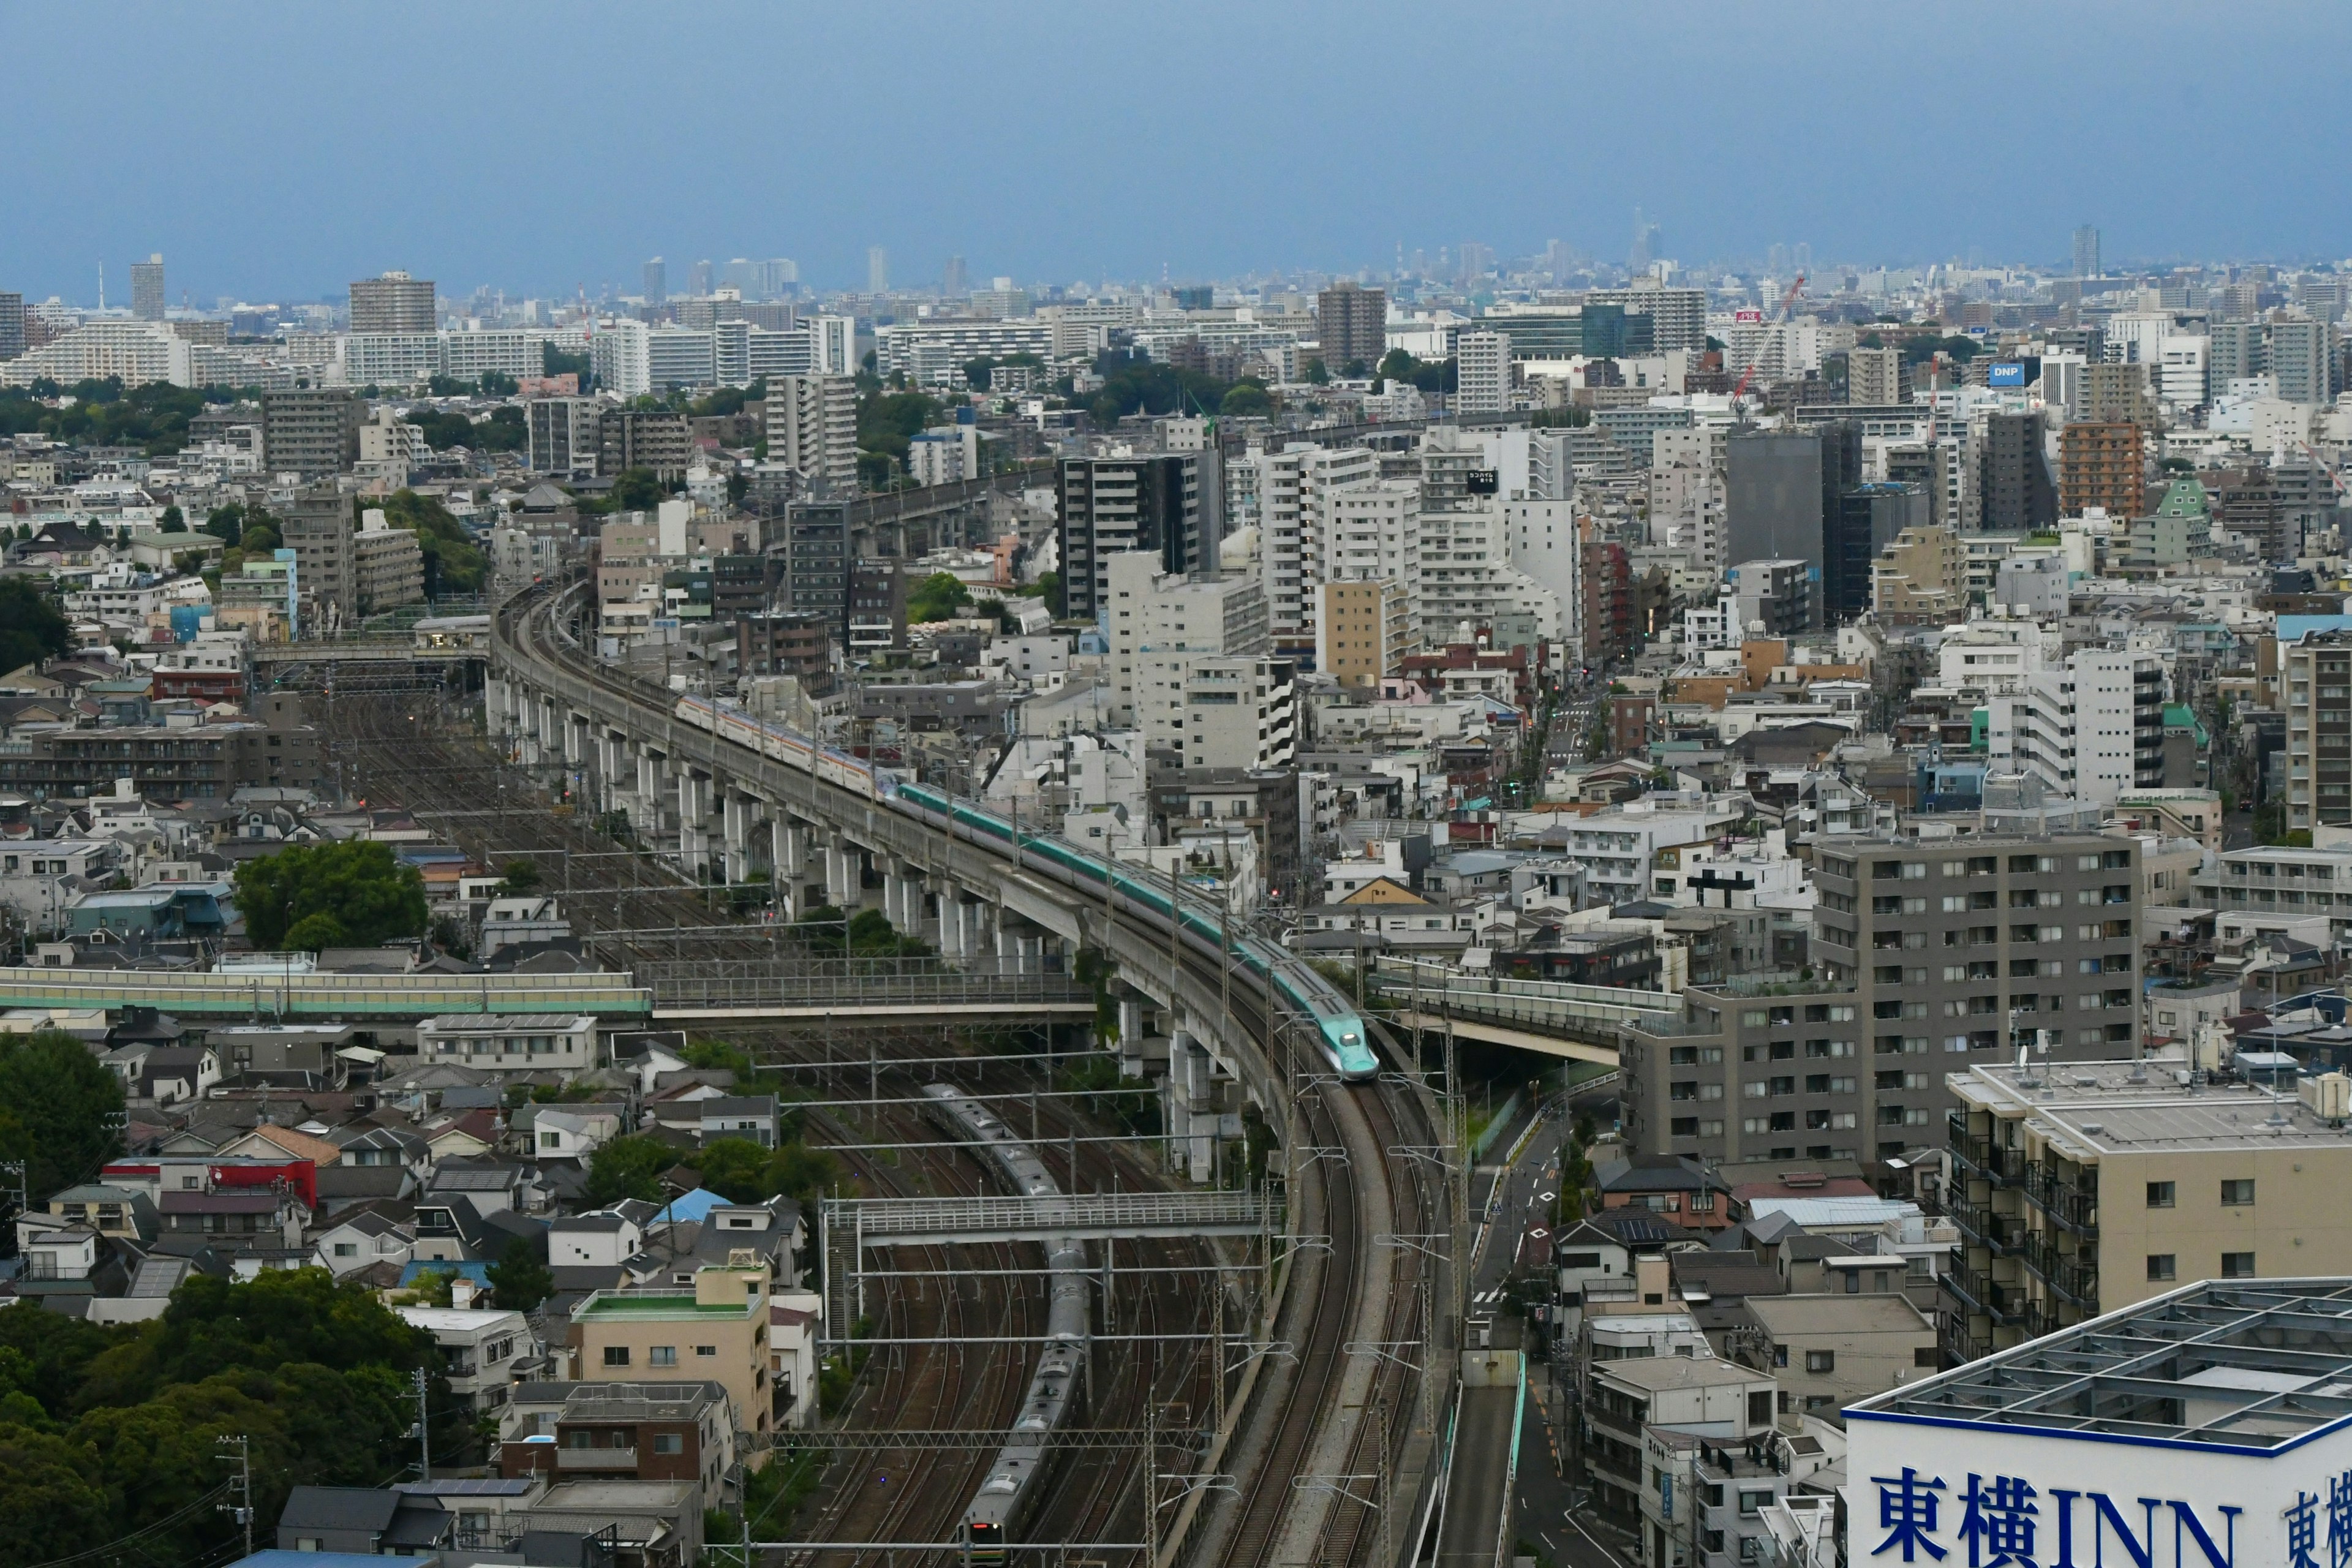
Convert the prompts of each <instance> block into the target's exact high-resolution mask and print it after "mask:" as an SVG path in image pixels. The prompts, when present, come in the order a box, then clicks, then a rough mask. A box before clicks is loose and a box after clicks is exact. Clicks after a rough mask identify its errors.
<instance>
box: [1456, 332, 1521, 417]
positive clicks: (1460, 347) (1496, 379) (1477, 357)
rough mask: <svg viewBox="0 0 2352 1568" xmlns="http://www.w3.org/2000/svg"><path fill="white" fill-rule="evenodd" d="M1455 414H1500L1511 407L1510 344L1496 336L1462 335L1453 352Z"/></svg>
mask: <svg viewBox="0 0 2352 1568" xmlns="http://www.w3.org/2000/svg"><path fill="white" fill-rule="evenodd" d="M1454 383H1455V388H1456V390H1455V392H1454V412H1455V413H1457V414H1502V413H1505V412H1507V411H1508V410H1509V408H1510V406H1511V340H1510V339H1509V338H1507V337H1505V336H1504V335H1503V334H1502V333H1500V332H1465V333H1463V334H1462V336H1461V337H1460V339H1458V340H1457V341H1456V343H1455V346H1454Z"/></svg>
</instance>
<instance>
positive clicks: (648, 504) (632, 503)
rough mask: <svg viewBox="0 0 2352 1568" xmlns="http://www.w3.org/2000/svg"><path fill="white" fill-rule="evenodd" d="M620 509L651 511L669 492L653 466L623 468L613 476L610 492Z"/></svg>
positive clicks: (615, 504)
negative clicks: (664, 487) (663, 486)
mask: <svg viewBox="0 0 2352 1568" xmlns="http://www.w3.org/2000/svg"><path fill="white" fill-rule="evenodd" d="M610 494H611V496H612V498H613V506H614V510H618V511H651V510H654V508H656V507H657V506H659V505H661V503H662V501H663V500H664V499H665V498H666V497H667V495H668V494H669V492H668V491H667V489H663V488H662V482H661V479H660V477H659V476H658V475H656V473H655V472H654V471H653V470H652V469H651V468H623V469H622V470H621V471H620V472H619V473H618V474H616V475H614V477H613V489H612V490H611V492H610Z"/></svg>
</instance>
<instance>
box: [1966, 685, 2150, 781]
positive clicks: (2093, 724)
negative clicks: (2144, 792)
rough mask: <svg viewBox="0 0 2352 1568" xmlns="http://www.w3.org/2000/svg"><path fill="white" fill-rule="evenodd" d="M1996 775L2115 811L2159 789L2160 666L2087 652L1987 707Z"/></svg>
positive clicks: (2014, 687)
mask: <svg viewBox="0 0 2352 1568" xmlns="http://www.w3.org/2000/svg"><path fill="white" fill-rule="evenodd" d="M1985 745H1986V751H1987V755H1988V757H1989V759H1990V762H1991V764H1992V766H1993V769H1994V770H1995V771H1996V772H2000V773H2032V774H2033V775H2034V776H2035V777H2037V778H2039V779H2040V780H2041V781H2042V783H2043V784H2045V785H2047V786H2048V787H2049V788H2050V789H2051V790H2052V791H2053V793H2055V794H2058V795H2071V796H2073V797H2074V798H2075V799H2077V800H2084V801H2095V802H2096V803H2097V804H2099V805H2114V804H2115V803H2116V798H2117V797H2118V796H2120V795H2126V794H2128V793H2130V792H2131V791H2132V790H2135V789H2154V788H2156V787H2158V785H2161V784H2163V783H2164V667H2163V665H2162V664H2160V663H2159V662H2158V659H2157V657H2156V656H2155V655H2154V654H2147V653H2128V652H2118V651H2114V650H2110V649H2106V648H2084V649H2082V650H2081V651H2079V652H2076V653H2073V654H2070V655H2068V656H2067V658H2066V662H2065V663H2064V664H2063V665H2060V666H2056V667H2054V668H2047V669H2040V670H2033V671H2029V672H2027V673H2025V674H2022V675H2021V676H2020V677H2018V679H2016V680H2015V681H2013V682H2012V683H2011V685H2010V686H2009V688H2008V689H2006V690H2004V691H2000V692H1998V693H1996V694H1994V695H1993V696H1991V697H1990V698H1988V699H1987V700H1986V722H1985Z"/></svg>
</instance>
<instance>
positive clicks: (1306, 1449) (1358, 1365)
mask: <svg viewBox="0 0 2352 1568" xmlns="http://www.w3.org/2000/svg"><path fill="white" fill-rule="evenodd" d="M566 599H567V595H563V594H561V593H554V594H544V595H536V596H530V597H526V598H525V599H522V600H518V601H514V602H510V603H509V605H505V606H502V607H501V609H500V611H499V617H500V621H499V625H500V637H501V638H502V639H508V638H511V639H512V640H514V641H515V642H517V643H518V644H519V645H520V646H524V647H529V648H530V657H535V658H542V659H549V660H551V661H552V662H554V663H555V664H556V665H558V666H559V667H561V668H562V669H564V670H565V671H567V672H568V673H569V675H570V676H571V677H572V679H577V680H583V681H585V682H586V683H588V685H590V686H591V687H593V688H596V689H599V690H601V691H602V692H603V693H604V696H605V697H606V698H607V699H609V700H615V701H617V702H619V703H621V704H624V705H625V707H624V709H623V711H628V710H632V709H633V710H635V711H636V712H638V713H641V714H642V715H643V716H644V719H645V721H646V723H647V724H648V725H649V726H650V727H652V728H653V729H655V730H656V731H659V730H665V729H667V725H668V707H667V694H665V693H662V692H659V691H657V690H655V689H651V688H647V687H645V686H643V685H642V684H641V683H638V682H635V681H633V680H629V679H625V678H621V677H617V676H615V675H614V674H613V673H612V672H610V671H608V670H605V669H604V668H601V667H599V666H597V665H596V664H595V662H594V661H593V659H590V658H586V657H585V656H584V654H583V650H582V649H581V648H580V647H579V645H578V641H577V638H576V637H572V636H569V635H567V632H566V630H565V629H564V628H563V626H562V625H561V621H562V616H558V615H557V614H555V613H554V610H555V606H558V605H562V604H563V603H565V602H566ZM521 668H522V670H523V673H524V677H525V679H532V678H531V677H530V674H529V671H530V666H529V664H528V663H527V662H526V663H525V664H524V665H523V666H522V667H521ZM616 722H620V721H617V720H616ZM814 798H815V796H814V793H813V794H812V795H811V799H812V801H813V802H814ZM687 896H688V897H689V898H690V897H691V896H692V895H691V894H690V893H688V895H687ZM1184 963H1185V964H1186V966H1187V968H1188V969H1189V970H1190V971H1191V972H1192V977H1193V978H1194V979H1195V980H1196V981H1202V982H1205V984H1206V987H1207V989H1209V990H1211V991H1214V990H1216V989H1217V982H1218V975H1217V974H1216V973H1215V972H1214V962H1213V960H1210V959H1208V958H1206V957H1205V956H1203V955H1201V954H1197V953H1191V954H1188V955H1187V957H1186V958H1185V960H1184ZM1233 1005H1234V1014H1235V1019H1234V1021H1235V1023H1236V1025H1237V1026H1238V1028H1237V1030H1236V1031H1235V1032H1236V1033H1238V1034H1241V1035H1243V1036H1245V1037H1249V1038H1254V1039H1258V1040H1268V1039H1269V1038H1270V1037H1271V1034H1272V1032H1271V1031H1269V1030H1268V1029H1267V1028H1266V1027H1265V1024H1266V1022H1267V1020H1266V1019H1265V1017H1264V1016H1263V1015H1262V1013H1261V1012H1260V1011H1259V1009H1257V1008H1256V1007H1255V1006H1254V1005H1246V1004H1245V1002H1244V998H1243V997H1242V996H1240V995H1234V997H1233ZM1276 1066H1277V1071H1279V1067H1280V1064H1279V1063H1278V1062H1277V1064H1276ZM1391 1096H1394V1097H1395V1098H1394V1099H1393V1100H1391ZM1297 1100H1298V1112H1297V1114H1298V1118H1299V1121H1298V1128H1297V1133H1298V1137H1299V1140H1300V1142H1302V1143H1304V1144H1306V1145H1308V1146H1310V1147H1312V1148H1313V1149H1315V1150H1317V1151H1330V1152H1334V1153H1343V1154H1344V1156H1345V1159H1344V1163H1343V1162H1342V1161H1341V1160H1339V1159H1337V1158H1327V1157H1321V1155H1320V1154H1318V1157H1316V1158H1314V1159H1312V1160H1311V1162H1310V1163H1308V1166H1307V1168H1306V1169H1303V1170H1302V1171H1301V1172H1300V1173H1299V1174H1300V1175H1301V1177H1302V1178H1303V1179H1302V1180H1301V1181H1300V1183H1299V1184H1298V1185H1299V1188H1300V1191H1298V1192H1297V1193H1296V1194H1294V1195H1293V1200H1292V1202H1293V1207H1294V1211H1295V1212H1294V1216H1293V1228H1294V1229H1295V1230H1297V1231H1298V1232H1300V1233H1303V1234H1328V1237H1329V1238H1330V1239H1329V1250H1328V1252H1327V1253H1321V1254H1315V1253H1302V1254H1299V1255H1295V1256H1293V1257H1292V1258H1290V1259H1289V1261H1288V1263H1287V1265H1286V1267H1287V1268H1289V1269H1290V1270H1291V1271H1292V1272H1293V1275H1294V1278H1293V1279H1292V1282H1291V1289H1290V1290H1289V1291H1288V1293H1287V1295H1286V1301H1285V1307H1284V1313H1283V1318H1282V1321H1281V1323H1280V1324H1279V1325H1278V1326H1277V1328H1276V1338H1277V1339H1281V1340H1287V1341H1288V1342H1291V1343H1292V1344H1293V1345H1294V1346H1295V1347H1296V1348H1297V1355H1298V1358H1299V1359H1298V1360H1297V1363H1296V1364H1295V1365H1291V1366H1288V1367H1286V1368H1285V1369H1283V1370H1282V1371H1280V1372H1276V1373H1272V1374H1271V1375H1262V1376H1261V1377H1260V1378H1259V1380H1258V1383H1257V1392H1256V1393H1255V1394H1254V1395H1253V1398H1252V1402H1251V1406H1250V1409H1249V1411H1248V1413H1247V1415H1246V1416H1245V1420H1244V1426H1246V1427H1247V1428H1248V1429H1249V1436H1248V1437H1247V1438H1246V1439H1244V1440H1241V1441H1237V1442H1236V1444H1235V1445H1234V1447H1230V1448H1229V1449H1228V1450H1227V1458H1226V1461H1225V1468H1229V1469H1234V1470H1239V1469H1241V1468H1244V1466H1246V1468H1247V1470H1248V1477H1247V1479H1246V1480H1245V1481H1244V1485H1243V1487H1242V1489H1241V1491H1240V1495H1238V1496H1236V1497H1235V1498H1234V1499H1233V1500H1231V1501H1230V1502H1229V1503H1228V1504H1226V1505H1223V1506H1222V1507H1219V1508H1215V1509H1212V1510H1208V1517H1206V1518H1204V1519H1203V1520H1202V1521H1199V1522H1201V1523H1203V1524H1205V1525H1206V1526H1207V1528H1206V1529H1205V1530H1196V1531H1195V1533H1194V1535H1193V1536H1192V1539H1191V1542H1190V1543H1188V1548H1187V1552H1188V1560H1189V1561H1195V1562H1206V1561H1214V1562H1216V1563H1219V1564H1220V1565H1223V1564H1228V1563H1231V1564H1237V1565H1243V1568H1247V1565H1251V1564H1259V1563H1273V1562H1276V1561H1279V1562H1283V1563H1299V1562H1313V1563H1318V1564H1320V1563H1354V1562H1360V1561H1367V1560H1369V1555H1370V1548H1369V1546H1368V1544H1367V1543H1368V1542H1369V1541H1370V1538H1371V1536H1372V1535H1373V1533H1374V1531H1375V1528H1376V1526H1377V1523H1378V1521H1379V1520H1380V1518H1381V1514H1382V1513H1383V1512H1384V1511H1386V1512H1393V1513H1396V1514H1400V1515H1401V1514H1402V1513H1403V1512H1405V1511H1406V1505H1407V1504H1409V1503H1410V1502H1411V1501H1412V1499H1405V1498H1394V1497H1391V1498H1374V1497H1372V1496H1370V1489H1369V1488H1368V1487H1366V1486H1362V1485H1357V1484H1354V1483H1352V1482H1350V1481H1349V1479H1348V1478H1349V1477H1353V1476H1359V1475H1370V1474H1379V1475H1384V1476H1385V1475H1392V1474H1394V1473H1395V1463H1396V1460H1397V1458H1398V1456H1399V1454H1400V1453H1402V1450H1403V1449H1404V1447H1406V1445H1407V1443H1408V1440H1409V1438H1411V1437H1412V1436H1413V1434H1414V1430H1415V1421H1414V1420H1413V1419H1408V1418H1406V1417H1405V1413H1406V1412H1408V1411H1412V1410H1415V1409H1417V1408H1418V1407H1419V1406H1420V1405H1421V1403H1422V1402H1421V1397H1420V1396H1421V1389H1420V1383H1421V1380H1422V1377H1423V1373H1422V1371H1421V1370H1420V1368H1421V1367H1422V1366H1424V1365H1433V1364H1435V1363H1437V1362H1438V1361H1439V1360H1441V1359H1442V1357H1443V1356H1444V1353H1446V1352H1444V1351H1439V1350H1431V1349H1428V1348H1427V1347H1428V1345H1429V1343H1430V1342H1432V1341H1433V1340H1434V1339H1435V1338H1437V1336H1436V1335H1434V1334H1433V1332H1432V1331H1430V1327H1429V1325H1428V1324H1426V1323H1425V1322H1424V1321H1423V1305H1422V1303H1423V1299H1424V1298H1427V1299H1431V1300H1434V1299H1435V1293H1434V1292H1433V1291H1427V1290H1424V1289H1423V1288H1422V1284H1421V1279H1422V1273H1423V1269H1424V1268H1427V1267H1429V1266H1428V1264H1427V1263H1426V1261H1425V1260H1424V1259H1423V1258H1419V1257H1418V1256H1416V1255H1415V1254H1414V1253H1413V1251H1412V1247H1410V1246H1409V1245H1403V1244H1402V1243H1400V1241H1399V1240H1398V1238H1403V1237H1415V1236H1423V1235H1425V1233H1427V1232H1430V1231H1433V1230H1434V1229H1436V1228H1437V1226H1438V1223H1439V1222H1438V1220H1437V1218H1436V1217H1435V1216H1437V1215H1440V1214H1441V1213H1442V1205H1441V1204H1439V1203H1438V1202H1437V1201H1436V1199H1435V1195H1434V1194H1433V1192H1432V1190H1431V1184H1429V1183H1427V1182H1426V1181H1425V1180H1424V1179H1423V1171H1422V1170H1421V1169H1420V1168H1419V1167H1418V1166H1416V1165H1413V1163H1412V1162H1411V1161H1407V1162H1405V1163H1406V1165H1407V1166H1408V1169H1407V1170H1406V1171H1400V1172H1392V1171H1391V1169H1390V1163H1391V1162H1390V1157H1389V1152H1390V1151H1391V1150H1392V1149H1396V1148H1399V1147H1402V1146H1403V1145H1404V1144H1405V1143H1409V1142H1424V1143H1425V1142H1428V1141H1429V1134H1428V1133H1427V1132H1426V1131H1425V1128H1424V1124H1423V1117H1422V1114H1421V1110H1420V1108H1419V1106H1418V1105H1417V1104H1414V1103H1412V1101H1411V1098H1410V1095H1409V1093H1408V1092H1407V1091H1405V1090H1402V1089H1391V1088H1390V1087H1388V1086H1385V1085H1380V1086H1373V1085H1367V1086H1365V1087H1363V1088H1361V1089H1343V1088H1341V1087H1340V1086H1339V1085H1338V1084H1337V1083H1336V1082H1335V1083H1332V1084H1329V1085H1328V1086H1318V1087H1316V1088H1314V1089H1309V1090H1308V1091H1307V1092H1306V1093H1304V1094H1302V1095H1299V1096H1297ZM1092 1147H1097V1148H1099V1147H1104V1146H1100V1145H1096V1146H1092ZM1317 1226H1320V1227H1321V1230H1320V1231H1318V1230H1317V1228H1316V1227H1317ZM1391 1233H1392V1234H1391ZM1384 1236H1386V1237H1388V1238H1389V1239H1388V1240H1386V1241H1381V1240H1380V1239H1377V1238H1380V1237H1384ZM1138 1289H1139V1290H1140V1291H1141V1292H1142V1294H1143V1296H1144V1300H1139V1301H1138V1302H1136V1303H1135V1310H1136V1311H1137V1312H1140V1311H1141V1310H1158V1309H1157V1308H1152V1307H1150V1305H1149V1300H1150V1293H1151V1287H1150V1286H1148V1285H1147V1286H1142V1287H1138ZM1173 1304H1174V1303H1172V1302H1171V1306H1172V1305H1173ZM1198 1305H1199V1302H1198V1300H1197V1297H1196V1299H1195V1300H1194V1302H1193V1306H1194V1307H1195V1308H1197V1307H1198ZM1129 1321H1133V1319H1132V1317H1130V1319H1129ZM1166 1331H1167V1332H1171V1333H1172V1332H1176V1331H1177V1330H1175V1329H1173V1328H1171V1329H1168V1330H1166ZM1229 1331H1236V1332H1239V1331H1242V1330H1241V1329H1240V1327H1239V1326H1238V1325H1236V1326H1233V1327H1232V1328H1231V1329H1230V1330H1229ZM1350 1347H1353V1348H1352V1349H1351V1348H1350ZM1188 1375H1189V1376H1190V1377H1191V1378H1192V1385H1193V1386H1199V1387H1203V1388H1205V1387H1207V1386H1208V1384H1206V1383H1205V1382H1204V1381H1203V1379H1202V1369H1200V1368H1199V1367H1198V1366H1197V1365H1196V1366H1194V1367H1193V1368H1192V1372H1191V1373H1189V1374H1188ZM1122 1381H1125V1382H1127V1383H1129V1384H1136V1385H1139V1388H1138V1392H1139V1397H1140V1398H1154V1399H1156V1398H1160V1397H1162V1396H1163V1395H1162V1393H1161V1391H1162V1390H1163V1389H1165V1388H1167V1387H1168V1386H1169V1385H1168V1383H1167V1381H1166V1380H1165V1379H1164V1378H1163V1377H1161V1376H1160V1375H1159V1374H1157V1373H1154V1374H1152V1375H1151V1376H1150V1377H1148V1378H1147V1377H1143V1376H1131V1377H1129V1378H1126V1379H1124V1380H1122ZM1136 1408H1138V1409H1139V1408H1140V1405H1139V1404H1138V1405H1137V1406H1136ZM1194 1409H1195V1411H1197V1410H1198V1409H1199V1406H1197V1405H1195V1406H1194ZM1097 1419H1102V1417H1101V1416H1099V1415H1098V1416H1097ZM1294 1482H1303V1483H1305V1484H1304V1485H1294ZM1081 1489H1082V1484H1081V1483H1079V1482H1078V1481H1077V1480H1076V1479H1075V1477H1074V1476H1073V1475H1066V1476H1065V1477H1064V1478H1063V1479H1062V1481H1061V1483H1060V1484H1059V1485H1058V1487H1057V1489H1056V1492H1055V1494H1054V1496H1053V1497H1052V1499H1051V1500H1050V1504H1051V1507H1052V1509H1054V1510H1065V1509H1067V1510H1075V1511H1074V1512H1072V1513H1070V1514H1068V1515H1066V1516H1063V1517H1066V1518H1068V1519H1071V1520H1073V1521H1079V1522H1081V1523H1083V1522H1085V1521H1095V1520H1113V1519H1118V1518H1119V1517H1120V1516H1121V1515H1124V1517H1125V1518H1127V1519H1131V1520H1134V1521H1136V1522H1137V1523H1139V1522H1140V1515H1139V1513H1138V1512H1135V1511H1134V1509H1135V1507H1136V1502H1135V1500H1134V1499H1135V1498H1136V1497H1137V1496H1138V1495H1139V1489H1136V1488H1134V1487H1133V1486H1131V1485H1128V1484H1124V1483H1113V1482H1111V1481H1109V1480H1108V1479H1105V1480H1102V1481H1098V1482H1097V1485H1096V1487H1095V1488H1093V1489H1089V1490H1088V1492H1087V1497H1086V1499H1085V1500H1084V1502H1083V1503H1080V1502H1079V1501H1078V1493H1079V1491H1080V1490H1081ZM1101 1533H1108V1531H1107V1530H1106V1531H1097V1538H1099V1536H1100V1534H1101ZM1061 1538H1062V1539H1066V1540H1067V1539H1073V1537H1071V1536H1068V1535H1065V1536H1062V1537H1061ZM1116 1538H1120V1539H1133V1537H1131V1536H1119V1537H1116ZM935 1539H943V1538H935ZM1388 1544H1389V1546H1390V1547H1391V1549H1393V1550H1397V1551H1402V1548H1403V1547H1404V1545H1405V1542H1402V1540H1394V1539H1391V1541H1390V1542H1388Z"/></svg>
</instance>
